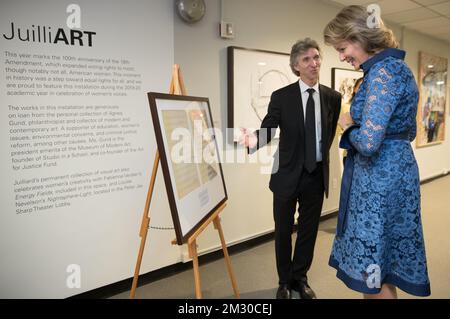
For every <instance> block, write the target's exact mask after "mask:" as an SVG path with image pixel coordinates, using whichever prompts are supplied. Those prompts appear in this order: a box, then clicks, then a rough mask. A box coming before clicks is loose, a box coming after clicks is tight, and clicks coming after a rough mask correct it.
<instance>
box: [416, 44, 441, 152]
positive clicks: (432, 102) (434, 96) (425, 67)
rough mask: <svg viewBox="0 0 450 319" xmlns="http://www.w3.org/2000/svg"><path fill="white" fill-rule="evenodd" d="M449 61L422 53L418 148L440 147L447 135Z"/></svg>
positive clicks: (420, 56) (420, 61)
mask: <svg viewBox="0 0 450 319" xmlns="http://www.w3.org/2000/svg"><path fill="white" fill-rule="evenodd" d="M447 62H448V61H447V59H446V58H443V57H438V56H435V55H431V54H428V53H425V52H419V79H418V80H419V94H420V95H419V105H418V110H417V137H416V146H417V147H423V146H429V145H436V144H440V143H442V142H443V141H444V138H445V136H444V134H445V114H446V113H445V105H446V101H447V69H448V67H447Z"/></svg>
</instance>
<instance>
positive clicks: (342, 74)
mask: <svg viewBox="0 0 450 319" xmlns="http://www.w3.org/2000/svg"><path fill="white" fill-rule="evenodd" d="M363 76H364V73H363V72H362V71H356V70H350V69H341V68H332V69H331V85H332V88H333V89H334V90H336V91H338V92H339V93H341V95H342V103H347V104H350V103H351V99H352V97H353V89H354V86H355V82H356V80H358V79H359V78H362V77H363Z"/></svg>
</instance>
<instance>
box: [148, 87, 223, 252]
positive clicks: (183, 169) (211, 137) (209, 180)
mask: <svg viewBox="0 0 450 319" xmlns="http://www.w3.org/2000/svg"><path fill="white" fill-rule="evenodd" d="M148 100H149V104H150V112H151V115H152V120H153V127H154V129H155V136H156V142H157V145H158V150H159V154H160V162H161V167H162V172H163V176H164V182H165V184H166V190H167V196H168V199H169V206H170V210H171V213H172V219H173V224H174V228H175V233H176V237H177V243H178V244H179V245H181V244H183V243H186V242H187V240H188V238H189V236H190V235H192V234H193V233H194V232H195V231H196V230H197V229H198V228H199V227H200V226H201V225H202V223H203V222H204V221H205V220H206V219H207V218H208V217H209V216H210V215H211V214H213V213H214V212H215V210H216V209H217V208H218V207H219V206H220V205H222V204H223V203H224V202H225V201H226V200H227V191H226V188H225V180H224V177H223V172H222V166H221V164H220V158H219V149H218V145H217V141H216V139H215V134H214V127H213V120H212V116H211V110H210V107H209V100H208V98H204V97H190V96H180V95H170V94H162V93H148Z"/></svg>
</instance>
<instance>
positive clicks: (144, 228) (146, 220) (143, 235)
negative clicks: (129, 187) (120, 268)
mask: <svg viewBox="0 0 450 319" xmlns="http://www.w3.org/2000/svg"><path fill="white" fill-rule="evenodd" d="M158 165H159V151H156V154H155V161H154V162H153V170H152V176H151V178H150V184H149V186H148V192H147V200H146V202H145V208H144V213H143V214H142V223H141V230H140V232H139V236H141V246H140V248H139V254H138V258H137V261H136V268H135V269H134V278H133V285H132V286H131V292H130V298H131V299H134V296H135V294H136V287H137V282H138V278H139V270H140V269H141V262H142V256H143V255H144V248H145V241H146V240H147V233H148V225H149V224H150V217H149V216H148V211H149V209H150V203H151V201H152V195H153V188H154V187H155V181H156V172H157V171H158Z"/></svg>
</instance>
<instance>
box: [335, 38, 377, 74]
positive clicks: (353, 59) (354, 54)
mask: <svg viewBox="0 0 450 319" xmlns="http://www.w3.org/2000/svg"><path fill="white" fill-rule="evenodd" d="M334 48H335V49H336V51H338V53H339V60H341V62H344V61H345V62H347V63H349V64H351V65H352V66H353V67H354V68H355V70H359V69H360V68H361V64H363V63H364V62H366V61H367V60H368V59H369V58H371V57H372V55H369V54H368V53H367V52H366V51H365V50H364V49H363V48H362V46H361V45H360V44H359V43H358V42H350V41H342V42H339V43H338V44H336V45H335V46H334Z"/></svg>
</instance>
